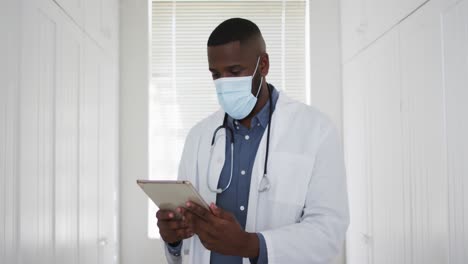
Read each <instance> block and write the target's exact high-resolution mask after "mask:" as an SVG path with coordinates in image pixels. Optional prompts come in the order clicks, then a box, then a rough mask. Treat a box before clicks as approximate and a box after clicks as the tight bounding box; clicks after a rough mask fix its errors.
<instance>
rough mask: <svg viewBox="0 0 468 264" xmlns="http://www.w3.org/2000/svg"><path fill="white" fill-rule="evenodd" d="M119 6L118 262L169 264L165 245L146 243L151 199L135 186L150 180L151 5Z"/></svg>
mask: <svg viewBox="0 0 468 264" xmlns="http://www.w3.org/2000/svg"><path fill="white" fill-rule="evenodd" d="M120 3H121V9H120V12H121V13H120V17H121V27H120V58H121V64H120V85H121V87H120V107H121V108H120V121H121V123H120V132H121V134H120V147H121V152H120V160H121V161H122V162H121V164H120V173H121V174H120V175H121V178H120V186H121V187H120V193H121V197H120V201H121V213H120V219H121V222H120V233H121V251H120V259H121V263H124V264H128V263H142V264H143V263H165V257H164V255H163V245H162V244H161V240H151V239H148V199H147V197H146V195H145V194H144V193H143V192H142V191H141V189H140V187H138V185H137V184H136V180H137V179H145V178H147V177H148V168H149V165H148V146H149V143H148V103H149V99H148V93H149V82H150V75H149V63H150V46H149V45H150V35H149V34H150V28H149V25H150V22H149V19H150V10H151V9H150V1H148V0H121V1H120ZM154 224H155V226H156V219H155V218H154Z"/></svg>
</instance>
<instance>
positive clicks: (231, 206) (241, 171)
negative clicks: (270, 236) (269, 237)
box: [211, 85, 279, 264]
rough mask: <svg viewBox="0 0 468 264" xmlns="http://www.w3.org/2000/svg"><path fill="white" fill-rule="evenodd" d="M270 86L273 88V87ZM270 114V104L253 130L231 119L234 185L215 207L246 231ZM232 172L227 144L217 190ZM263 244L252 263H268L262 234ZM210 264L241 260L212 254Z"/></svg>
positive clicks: (254, 122) (275, 94)
mask: <svg viewBox="0 0 468 264" xmlns="http://www.w3.org/2000/svg"><path fill="white" fill-rule="evenodd" d="M270 86H271V85H270ZM272 90H273V92H272V102H273V105H272V110H273V111H274V109H275V106H276V102H277V101H278V97H279V93H278V91H277V90H276V89H275V88H274V87H273V89H272ZM269 114H270V102H269V101H268V102H267V103H266V104H265V106H263V108H262V109H261V110H260V112H258V113H257V115H255V116H254V117H253V118H252V121H251V124H250V128H247V127H245V126H243V125H242V124H241V123H240V122H238V121H237V120H233V119H232V118H231V117H228V122H227V124H228V126H229V127H230V128H231V129H232V131H233V132H234V159H233V162H234V166H233V176H232V181H231V186H230V187H229V189H227V190H226V191H224V192H223V193H221V194H218V195H217V197H216V205H217V206H219V207H220V208H223V209H224V210H226V211H229V212H231V213H233V214H234V216H235V217H236V219H237V221H238V222H239V224H240V225H241V226H242V228H243V229H244V230H245V225H246V221H247V212H248V209H249V208H248V204H249V192H250V181H251V177H252V168H253V164H254V161H255V157H256V155H257V150H258V147H259V145H260V141H261V140H262V137H263V134H264V133H265V130H266V129H267V127H268V123H269V118H270V117H269ZM230 140H231V136H230V133H226V142H229V141H230ZM230 169H231V145H230V144H226V158H225V163H224V167H223V169H222V171H221V175H220V178H219V182H218V188H223V189H224V188H225V187H226V186H227V184H228V182H229V177H230ZM257 235H258V238H259V241H260V252H259V256H258V258H257V259H251V263H258V264H263V263H268V256H267V248H266V243H265V239H264V237H263V235H262V234H260V233H257ZM211 263H213V264H218V263H223V264H241V263H242V257H236V256H224V255H221V254H219V253H216V252H212V253H211Z"/></svg>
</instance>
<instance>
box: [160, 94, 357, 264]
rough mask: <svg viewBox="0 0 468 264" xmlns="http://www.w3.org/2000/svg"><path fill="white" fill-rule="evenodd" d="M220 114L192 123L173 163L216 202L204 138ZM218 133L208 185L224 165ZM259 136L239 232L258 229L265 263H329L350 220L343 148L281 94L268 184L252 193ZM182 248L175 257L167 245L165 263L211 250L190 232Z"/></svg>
mask: <svg viewBox="0 0 468 264" xmlns="http://www.w3.org/2000/svg"><path fill="white" fill-rule="evenodd" d="M223 117H224V112H223V111H221V110H220V111H218V112H216V113H214V114H212V115H211V116H209V117H207V118H206V119H204V120H202V121H201V122H199V123H198V124H197V125H196V126H195V127H193V128H192V130H191V131H190V133H189V135H188V136H187V140H186V143H185V146H184V151H183V154H182V159H181V162H180V167H179V179H181V180H189V181H191V182H192V183H193V184H194V186H195V187H196V188H197V189H198V191H199V192H200V194H201V195H202V196H203V198H204V199H205V200H206V201H207V202H208V203H211V202H215V201H216V194H215V193H213V192H211V191H210V190H209V189H208V186H207V178H206V175H207V171H208V159H209V155H210V146H211V139H212V136H213V132H214V130H215V129H216V128H217V127H218V126H219V125H221V124H222V122H223ZM224 133H225V131H224V130H221V131H220V132H218V135H217V139H216V140H217V144H216V148H215V150H214V153H213V160H212V163H211V164H212V165H211V168H210V175H211V176H210V177H211V179H210V183H211V186H213V187H216V186H217V183H218V179H219V175H220V173H221V169H222V167H223V164H224V156H225V134H224ZM266 135H267V133H266V132H265V133H264V135H263V138H262V140H261V142H260V146H259V148H258V151H257V156H256V158H255V162H254V165H253V171H252V179H251V185H250V194H249V204H248V213H247V223H246V231H248V232H261V233H262V234H263V236H264V237H265V241H266V246H267V251H268V263H270V264H284V263H295V264H300V263H304V264H305V263H307V264H312V263H313V264H322V263H323V264H325V263H326V264H328V263H330V261H331V259H333V258H334V257H335V256H336V255H337V254H338V253H339V251H340V249H341V245H342V244H343V241H344V238H345V233H346V229H347V227H348V224H349V212H348V201H347V189H346V176H345V168H344V159H343V151H342V148H341V145H340V140H339V136H338V133H337V131H336V128H335V127H334V126H333V125H332V123H331V122H330V120H329V119H328V118H326V117H325V116H324V115H323V114H322V113H320V112H319V111H317V110H315V109H314V108H313V107H310V106H307V105H305V104H302V103H300V102H298V101H295V100H292V99H290V98H289V97H287V96H286V95H285V94H284V93H281V92H280V96H279V99H278V101H277V104H276V109H275V112H274V114H273V117H272V124H271V136H270V153H269V161H268V178H269V180H270V183H271V188H270V189H269V190H268V191H265V192H259V191H258V186H259V183H260V180H261V179H262V174H263V166H264V160H265V151H266V150H265V145H266ZM234 177H236V175H234ZM183 248H184V250H183V254H182V256H179V257H175V256H173V255H171V254H170V253H169V252H168V251H167V249H166V258H167V260H168V262H169V263H182V258H186V257H188V258H189V263H192V264H203V263H209V262H210V251H208V250H207V249H206V248H205V247H204V246H203V245H202V244H201V242H200V240H199V238H198V237H197V236H196V235H195V236H194V237H192V238H190V239H188V240H185V241H184V244H183ZM184 254H185V256H184ZM243 263H244V264H246V263H250V261H249V260H248V259H244V260H243Z"/></svg>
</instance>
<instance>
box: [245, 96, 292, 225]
mask: <svg viewBox="0 0 468 264" xmlns="http://www.w3.org/2000/svg"><path fill="white" fill-rule="evenodd" d="M289 101H290V99H289V98H288V97H287V96H286V95H285V94H284V93H282V92H280V95H279V98H278V101H277V102H276V107H275V111H274V113H273V116H272V120H271V129H270V146H269V152H270V154H271V153H272V152H274V151H275V146H277V140H278V137H276V136H275V135H281V134H283V133H282V131H281V129H284V126H281V125H279V124H280V122H281V121H284V120H285V118H287V114H286V113H284V111H283V110H284V108H283V107H284V105H285V104H287V103H288V102H289ZM285 114H286V115H285ZM267 134H268V127H267V128H266V130H265V133H263V137H262V140H261V141H260V145H259V147H258V150H257V155H256V157H255V161H254V166H253V169H252V172H253V173H252V178H251V181H250V190H249V192H250V193H249V209H248V212H247V222H246V226H245V229H246V231H247V232H255V231H257V230H256V226H257V223H256V221H257V212H258V210H257V204H258V195H259V191H258V189H259V187H260V182H261V180H262V177H263V170H264V164H265V153H266V143H267Z"/></svg>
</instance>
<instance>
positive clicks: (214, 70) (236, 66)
mask: <svg viewBox="0 0 468 264" xmlns="http://www.w3.org/2000/svg"><path fill="white" fill-rule="evenodd" d="M225 68H226V69H233V68H243V67H242V65H240V64H235V65H229V66H227V67H225ZM208 69H209V70H210V72H217V70H216V69H213V68H208Z"/></svg>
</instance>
